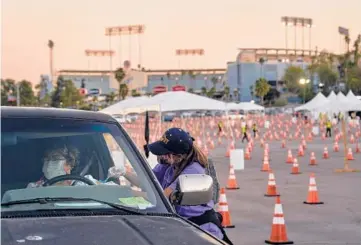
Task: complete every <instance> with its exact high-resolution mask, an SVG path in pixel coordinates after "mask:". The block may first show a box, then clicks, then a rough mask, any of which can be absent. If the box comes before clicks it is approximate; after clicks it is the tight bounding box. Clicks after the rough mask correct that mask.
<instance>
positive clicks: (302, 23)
mask: <svg viewBox="0 0 361 245" xmlns="http://www.w3.org/2000/svg"><path fill="white" fill-rule="evenodd" d="M281 22H282V24H283V25H285V31H286V33H285V34H286V49H288V26H293V27H294V31H295V33H294V35H295V36H294V38H295V40H294V42H295V47H294V49H295V52H296V50H297V27H301V28H302V50H304V48H305V40H304V39H305V33H304V32H305V30H304V29H305V28H309V50H311V28H312V27H313V26H314V25H313V20H312V19H310V18H302V17H290V16H283V17H282V18H281Z"/></svg>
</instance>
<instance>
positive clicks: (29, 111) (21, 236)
mask: <svg viewBox="0 0 361 245" xmlns="http://www.w3.org/2000/svg"><path fill="white" fill-rule="evenodd" d="M59 166H61V167H59ZM120 169H122V170H121V171H118V172H117V171H113V170H120ZM120 173H122V174H120ZM130 176H132V178H133V179H131V177H130ZM179 183H180V185H179V192H178V194H180V195H177V196H182V198H177V199H175V200H174V201H173V202H174V203H173V204H175V203H176V204H181V205H199V204H202V203H207V202H208V201H209V200H211V198H212V188H211V187H212V178H211V177H210V176H208V175H182V176H180V182H179ZM1 197H2V200H1V243H2V244H3V245H4V244H5V245H6V244H19V243H29V242H32V243H34V242H35V243H37V244H49V245H54V244H67V245H72V244H77V245H79V244H102V245H107V244H112V245H113V244H114V243H119V244H131V245H133V244H164V245H169V244H172V245H177V244H225V243H224V242H222V241H220V240H218V239H217V238H215V237H214V236H212V235H211V234H209V233H207V232H205V231H203V230H202V229H200V227H199V226H197V225H195V224H193V223H191V222H190V221H188V220H186V219H183V218H182V217H180V216H179V215H177V214H176V213H175V211H174V208H173V206H172V203H170V201H169V200H168V199H167V198H165V196H164V195H163V190H162V188H161V186H160V184H159V183H158V182H157V180H156V177H155V175H154V174H153V172H152V170H151V169H150V167H149V165H148V163H147V162H146V160H145V158H144V157H143V156H142V154H141V153H140V152H139V151H138V150H137V148H136V146H135V144H134V143H133V142H132V140H131V139H130V137H129V136H128V135H127V133H126V132H125V130H124V129H123V128H122V126H121V125H120V124H119V123H118V121H117V120H116V119H114V118H113V117H111V116H109V115H106V114H102V113H98V112H89V111H77V110H67V109H52V108H46V109H45V108H21V107H1Z"/></svg>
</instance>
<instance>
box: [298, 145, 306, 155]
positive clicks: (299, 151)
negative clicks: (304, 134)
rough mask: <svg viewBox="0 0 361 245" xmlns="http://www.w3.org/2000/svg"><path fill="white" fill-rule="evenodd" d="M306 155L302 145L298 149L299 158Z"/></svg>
mask: <svg viewBox="0 0 361 245" xmlns="http://www.w3.org/2000/svg"><path fill="white" fill-rule="evenodd" d="M304 155H305V153H304V151H303V146H302V145H300V146H299V147H298V156H299V157H302V156H304Z"/></svg>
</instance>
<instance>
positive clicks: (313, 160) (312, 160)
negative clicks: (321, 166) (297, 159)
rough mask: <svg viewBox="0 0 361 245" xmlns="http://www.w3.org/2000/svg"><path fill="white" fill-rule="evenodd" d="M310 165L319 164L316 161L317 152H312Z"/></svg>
mask: <svg viewBox="0 0 361 245" xmlns="http://www.w3.org/2000/svg"><path fill="white" fill-rule="evenodd" d="M310 165H317V163H316V156H315V153H314V152H311V157H310Z"/></svg>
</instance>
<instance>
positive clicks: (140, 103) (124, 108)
mask: <svg viewBox="0 0 361 245" xmlns="http://www.w3.org/2000/svg"><path fill="white" fill-rule="evenodd" d="M144 106H145V107H148V110H155V111H158V110H159V105H153V104H151V103H150V98H149V97H147V96H141V97H131V98H128V99H125V100H122V101H119V102H117V103H115V104H114V105H111V106H108V107H107V108H104V109H103V110H101V112H103V113H106V114H110V115H116V114H127V113H141V112H143V111H144V110H146V109H147V108H142V107H144Z"/></svg>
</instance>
